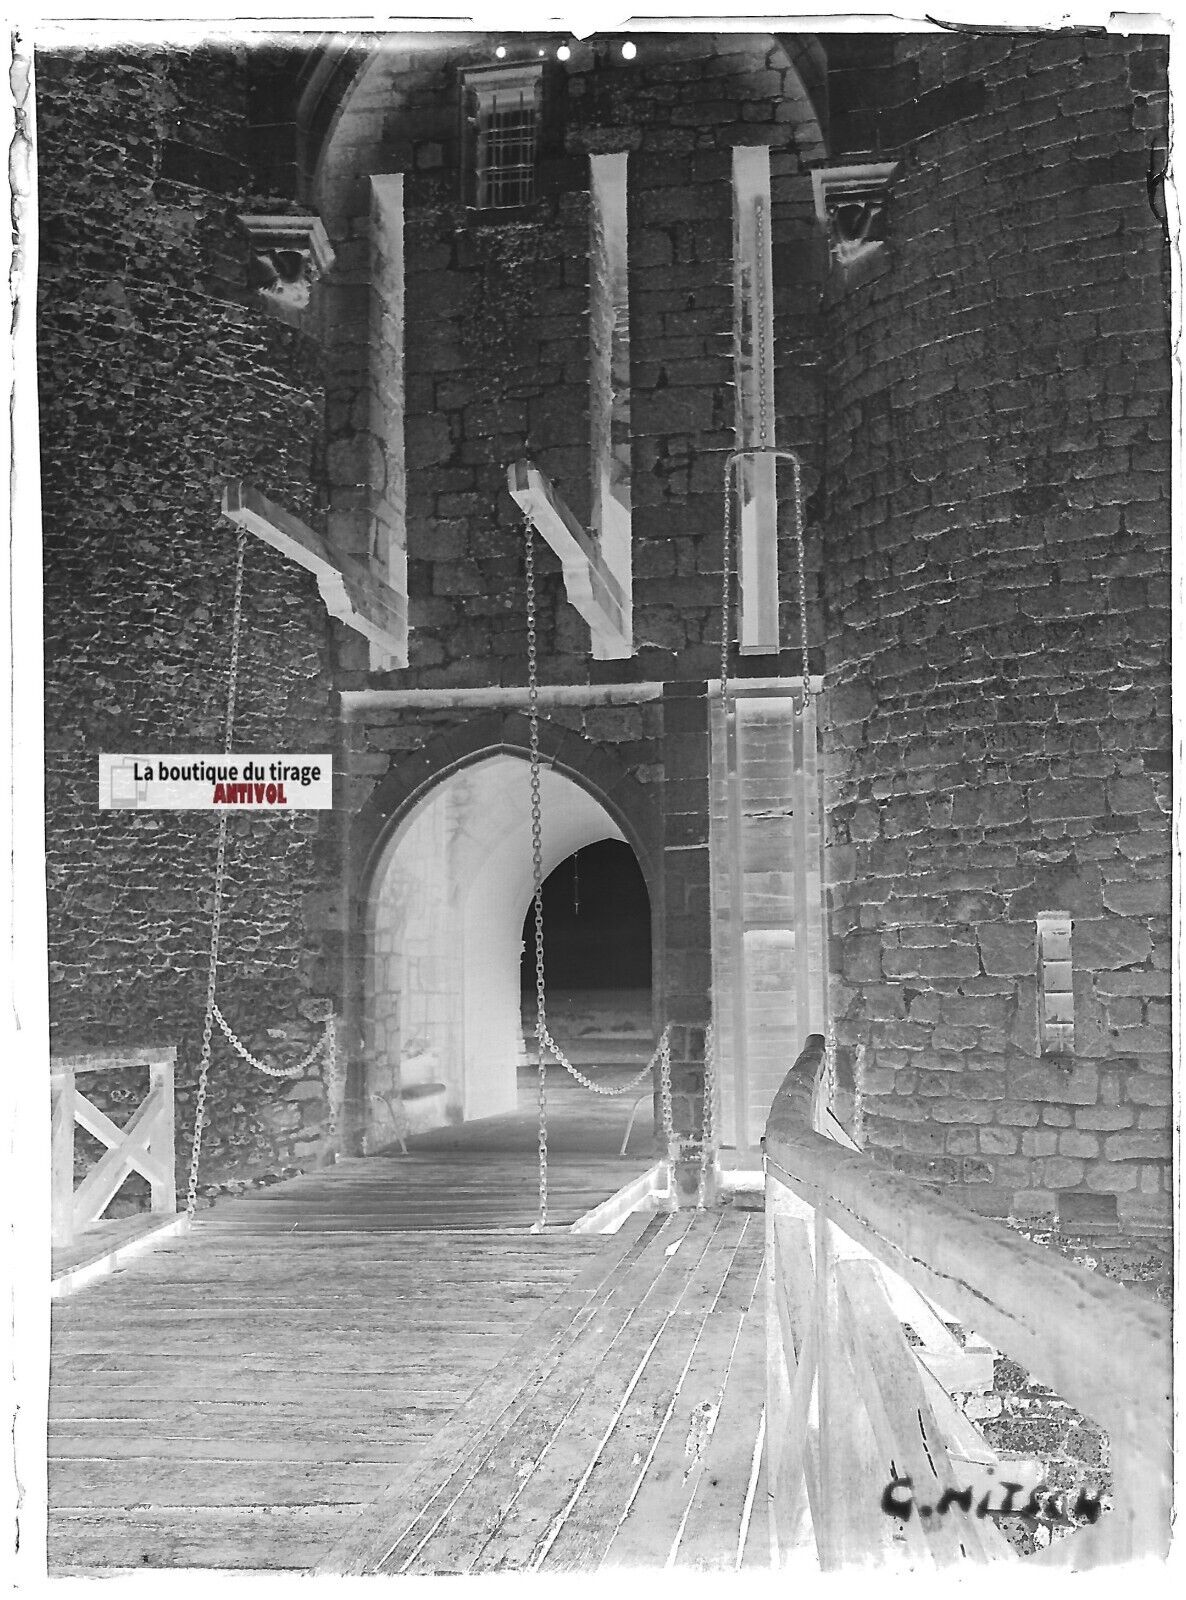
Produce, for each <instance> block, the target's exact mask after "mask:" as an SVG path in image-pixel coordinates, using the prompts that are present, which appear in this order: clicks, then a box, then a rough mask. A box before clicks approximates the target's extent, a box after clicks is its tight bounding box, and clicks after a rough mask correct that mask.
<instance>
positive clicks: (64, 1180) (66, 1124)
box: [49, 1067, 74, 1244]
mask: <svg viewBox="0 0 1186 1600" xmlns="http://www.w3.org/2000/svg"><path fill="white" fill-rule="evenodd" d="M49 1084H50V1173H51V1236H52V1239H53V1242H54V1244H69V1243H70V1242H71V1240H72V1239H73V1238H74V1072H73V1070H72V1069H71V1068H70V1067H63V1068H62V1069H61V1070H60V1071H58V1072H54V1073H52V1074H51V1075H50V1080H49Z"/></svg>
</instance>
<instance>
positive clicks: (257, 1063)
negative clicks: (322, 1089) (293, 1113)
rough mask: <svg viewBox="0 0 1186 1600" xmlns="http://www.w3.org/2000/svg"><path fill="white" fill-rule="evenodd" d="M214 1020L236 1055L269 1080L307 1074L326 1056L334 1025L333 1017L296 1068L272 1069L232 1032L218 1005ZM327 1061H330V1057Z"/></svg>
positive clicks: (215, 1009)
mask: <svg viewBox="0 0 1186 1600" xmlns="http://www.w3.org/2000/svg"><path fill="white" fill-rule="evenodd" d="M214 1020H215V1022H217V1024H218V1026H219V1027H220V1028H221V1029H222V1031H223V1033H224V1035H225V1036H226V1041H227V1043H228V1044H229V1045H230V1047H231V1049H232V1050H233V1051H234V1052H235V1053H236V1055H240V1056H242V1057H243V1060H244V1061H246V1062H247V1064H248V1066H251V1067H254V1068H255V1070H256V1071H257V1072H264V1073H266V1074H267V1075H268V1077H269V1078H299V1077H300V1076H301V1075H302V1074H303V1073H304V1072H306V1071H307V1070H308V1069H309V1067H311V1066H312V1065H313V1063H314V1062H315V1061H316V1060H317V1058H318V1056H321V1055H324V1054H325V1050H326V1045H327V1044H328V1043H329V1040H330V1028H331V1026H332V1023H333V1018H332V1017H331V1018H330V1019H329V1021H328V1022H326V1024H325V1030H326V1031H325V1033H324V1034H323V1035H322V1036H321V1038H320V1039H318V1041H317V1043H316V1044H315V1045H314V1046H313V1047H312V1049H311V1050H309V1052H308V1053H307V1054H306V1055H303V1056H302V1057H301V1059H300V1060H299V1061H298V1062H297V1063H296V1065H295V1066H293V1067H270V1066H269V1065H268V1063H267V1062H266V1061H261V1060H260V1059H259V1057H258V1056H253V1055H252V1053H251V1051H250V1050H249V1049H248V1048H247V1046H246V1045H245V1044H244V1043H243V1041H242V1040H241V1039H240V1038H238V1036H237V1035H236V1034H235V1033H234V1032H233V1031H232V1029H231V1026H230V1024H229V1023H228V1022H227V1020H226V1018H225V1017H224V1016H223V1014H222V1012H221V1011H220V1010H219V1008H218V1006H217V1005H215V1007H214ZM326 1059H327V1060H328V1059H329V1058H328V1056H327V1057H326Z"/></svg>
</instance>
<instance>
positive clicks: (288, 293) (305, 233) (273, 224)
mask: <svg viewBox="0 0 1186 1600" xmlns="http://www.w3.org/2000/svg"><path fill="white" fill-rule="evenodd" d="M239 226H240V227H241V228H242V229H243V231H244V233H246V235H247V237H248V239H249V240H250V243H251V267H250V274H249V279H248V287H249V288H252V289H254V290H256V291H257V293H258V294H259V297H260V299H261V300H262V301H263V303H264V304H265V305H266V306H267V307H268V309H269V310H270V311H272V312H274V313H275V314H276V315H278V316H280V317H283V318H284V320H285V321H286V322H299V320H300V318H301V316H302V314H303V313H304V312H305V311H306V310H307V309H308V306H309V299H310V295H311V294H312V290H313V285H314V284H315V283H316V282H317V281H318V279H319V278H321V277H323V276H324V274H325V273H327V272H328V271H329V269H330V268H331V267H332V266H333V263H334V252H333V248H332V246H331V245H330V242H329V236H328V235H327V233H326V231H325V228H324V227H323V225H322V222H321V218H320V217H286V216H263V215H258V214H255V215H251V216H240V217H239Z"/></svg>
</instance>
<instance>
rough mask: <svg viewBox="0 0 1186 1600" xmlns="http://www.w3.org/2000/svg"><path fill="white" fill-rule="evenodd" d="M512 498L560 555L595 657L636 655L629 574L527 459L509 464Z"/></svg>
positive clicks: (570, 593) (610, 658)
mask: <svg viewBox="0 0 1186 1600" xmlns="http://www.w3.org/2000/svg"><path fill="white" fill-rule="evenodd" d="M507 488H508V490H509V491H510V495H511V498H512V499H513V500H514V502H515V504H516V505H517V506H518V507H519V509H520V510H521V511H522V512H523V514H524V516H526V517H530V519H531V522H532V525H533V526H534V528H535V530H536V532H537V533H539V535H540V536H541V538H543V539H544V540H545V541H546V542H547V544H548V545H549V546H550V547H551V548H552V549H553V550H554V551H555V552H556V554H557V555H558V556H559V557H560V564H561V567H562V568H563V570H564V592H565V594H566V595H567V596H568V598H569V600H570V601H571V603H572V604H573V605H574V606H575V607H576V609H577V610H578V611H579V612H580V614H581V616H582V617H584V619H585V621H586V622H587V623H588V624H589V631H590V633H591V634H592V644H593V659H594V660H595V661H624V660H627V659H628V658H629V657H630V656H632V655H633V654H634V640H633V622H632V616H631V611H632V608H631V605H630V601H629V599H628V598H627V586H628V577H627V575H626V574H625V573H622V574H619V573H615V572H614V571H613V570H612V569H611V567H610V564H609V562H608V560H607V559H606V556H605V552H604V551H603V550H602V548H601V546H600V545H599V544H598V543H597V541H596V540H595V539H594V538H593V537H592V536H591V535H590V534H588V533H586V531H585V529H584V528H582V527H581V525H580V523H579V522H578V521H577V519H576V517H574V516H573V514H572V512H571V511H570V510H569V509H568V507H567V506H566V505H565V503H564V501H563V499H562V498H561V496H560V494H559V493H558V491H557V489H556V487H555V485H554V484H552V483H551V482H550V481H549V480H548V478H546V477H545V476H544V474H543V473H542V472H541V471H540V470H539V468H538V467H537V466H535V465H534V463H532V462H531V461H527V460H520V461H516V462H514V463H512V465H511V466H509V467H508V468H507Z"/></svg>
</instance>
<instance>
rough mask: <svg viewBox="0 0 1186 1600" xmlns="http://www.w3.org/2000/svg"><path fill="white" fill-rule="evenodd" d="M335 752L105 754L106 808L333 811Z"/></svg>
mask: <svg viewBox="0 0 1186 1600" xmlns="http://www.w3.org/2000/svg"><path fill="white" fill-rule="evenodd" d="M333 787H334V786H333V757H332V756H329V755H311V756H304V755H302V756H291V755H255V754H243V755H239V754H232V755H196V756H190V755H185V756H176V755H145V754H141V753H140V752H136V753H135V754H132V755H101V756H100V757H99V810H100V811H221V810H222V808H223V807H224V806H234V807H237V808H238V809H239V810H244V809H246V810H250V811H329V810H331V809H332V808H333Z"/></svg>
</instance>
